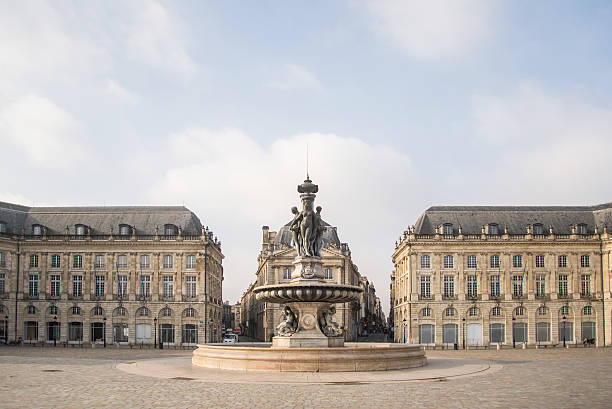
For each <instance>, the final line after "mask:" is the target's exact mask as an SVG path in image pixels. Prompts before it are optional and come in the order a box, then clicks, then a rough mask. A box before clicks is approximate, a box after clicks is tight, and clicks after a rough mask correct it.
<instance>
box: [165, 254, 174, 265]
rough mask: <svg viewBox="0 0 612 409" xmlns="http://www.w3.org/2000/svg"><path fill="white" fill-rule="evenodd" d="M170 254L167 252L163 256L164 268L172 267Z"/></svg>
mask: <svg viewBox="0 0 612 409" xmlns="http://www.w3.org/2000/svg"><path fill="white" fill-rule="evenodd" d="M172 262H173V260H172V256H171V255H169V254H167V255H165V256H164V268H172Z"/></svg>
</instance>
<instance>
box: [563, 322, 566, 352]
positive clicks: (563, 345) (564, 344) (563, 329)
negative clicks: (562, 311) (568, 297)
mask: <svg viewBox="0 0 612 409" xmlns="http://www.w3.org/2000/svg"><path fill="white" fill-rule="evenodd" d="M565 318H566V317H565V315H563V348H565V325H566V323H565Z"/></svg>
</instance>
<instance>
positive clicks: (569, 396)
mask: <svg viewBox="0 0 612 409" xmlns="http://www.w3.org/2000/svg"><path fill="white" fill-rule="evenodd" d="M190 354H191V351H189V350H176V351H175V350H164V351H158V350H129V349H127V350H126V349H114V348H112V349H109V348H107V349H106V350H104V349H86V348H83V349H80V348H67V349H64V348H33V347H0V407H1V408H120V407H121V408H204V407H210V408H224V407H232V408H234V407H237V408H243V407H244V408H265V407H274V408H318V407H325V408H361V407H363V408H370V407H376V408H399V407H419V408H470V409H474V408H479V407H486V408H556V409H557V408H589V409H590V408H611V407H612V388H611V387H610V385H611V384H612V348H606V349H603V348H600V349H595V348H585V349H583V348H575V349H569V350H563V349H553V350H550V349H549V350H534V349H529V350H520V349H517V350H512V349H506V350H501V351H495V350H493V351H489V350H483V351H427V355H428V356H431V357H441V358H469V359H485V360H491V361H493V362H495V363H498V364H501V365H503V368H502V369H501V370H499V371H495V372H491V373H486V372H485V375H482V376H470V377H458V378H449V379H447V380H438V381H416V382H407V383H394V384H357V385H352V384H343V385H262V384H231V385H227V384H221V383H200V382H194V381H189V380H181V379H158V378H152V377H145V376H138V375H132V374H129V373H126V372H123V371H120V370H118V369H116V365H117V363H119V362H129V361H135V360H139V359H151V358H154V357H166V358H167V357H172V356H189V355H190ZM262 376H265V375H263V374H262Z"/></svg>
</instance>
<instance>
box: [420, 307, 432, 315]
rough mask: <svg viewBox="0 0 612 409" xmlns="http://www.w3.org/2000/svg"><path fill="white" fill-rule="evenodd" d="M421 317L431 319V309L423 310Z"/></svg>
mask: <svg viewBox="0 0 612 409" xmlns="http://www.w3.org/2000/svg"><path fill="white" fill-rule="evenodd" d="M421 315H422V316H423V317H431V308H429V307H425V308H423V309H422V310H421Z"/></svg>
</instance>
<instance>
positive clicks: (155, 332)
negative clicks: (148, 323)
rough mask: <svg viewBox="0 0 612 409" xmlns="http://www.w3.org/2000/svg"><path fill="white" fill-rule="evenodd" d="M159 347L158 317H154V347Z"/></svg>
mask: <svg viewBox="0 0 612 409" xmlns="http://www.w3.org/2000/svg"><path fill="white" fill-rule="evenodd" d="M156 348H157V317H155V318H153V349H156Z"/></svg>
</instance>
